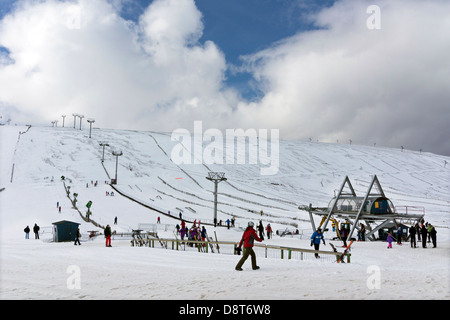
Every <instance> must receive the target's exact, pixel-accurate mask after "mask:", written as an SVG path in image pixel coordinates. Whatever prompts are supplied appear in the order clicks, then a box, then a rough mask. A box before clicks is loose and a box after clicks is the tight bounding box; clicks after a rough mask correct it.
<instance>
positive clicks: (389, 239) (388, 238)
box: [386, 232, 394, 249]
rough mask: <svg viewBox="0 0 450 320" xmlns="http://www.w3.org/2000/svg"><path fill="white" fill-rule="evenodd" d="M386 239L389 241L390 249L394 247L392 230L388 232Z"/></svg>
mask: <svg viewBox="0 0 450 320" xmlns="http://www.w3.org/2000/svg"><path fill="white" fill-rule="evenodd" d="M386 241H387V242H388V243H389V244H388V246H387V247H388V249H392V242H393V241H394V239H393V238H392V236H391V233H390V232H389V233H388V236H387V238H386Z"/></svg>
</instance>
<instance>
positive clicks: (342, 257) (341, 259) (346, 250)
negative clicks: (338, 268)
mask: <svg viewBox="0 0 450 320" xmlns="http://www.w3.org/2000/svg"><path fill="white" fill-rule="evenodd" d="M352 243H353V240H352V241H350V243H349V244H348V246H347V247H346V248H345V250H344V252H343V253H342V255H341V256H340V257H339V259H338V261H337V263H339V262H341V261H342V262H344V261H343V259H344V257H345V254H346V253H347V252H348V251H349V250H350V246H351V245H352Z"/></svg>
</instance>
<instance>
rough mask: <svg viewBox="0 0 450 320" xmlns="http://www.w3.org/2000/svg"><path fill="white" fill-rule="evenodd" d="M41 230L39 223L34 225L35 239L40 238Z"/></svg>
mask: <svg viewBox="0 0 450 320" xmlns="http://www.w3.org/2000/svg"><path fill="white" fill-rule="evenodd" d="M39 230H40V228H39V226H38V225H37V223H35V224H34V227H33V232H34V238H35V239H39Z"/></svg>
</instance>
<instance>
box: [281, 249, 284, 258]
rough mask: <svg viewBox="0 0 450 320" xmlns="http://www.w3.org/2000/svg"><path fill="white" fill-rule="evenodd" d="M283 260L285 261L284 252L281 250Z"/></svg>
mask: <svg viewBox="0 0 450 320" xmlns="http://www.w3.org/2000/svg"><path fill="white" fill-rule="evenodd" d="M281 259H284V250H283V249H281Z"/></svg>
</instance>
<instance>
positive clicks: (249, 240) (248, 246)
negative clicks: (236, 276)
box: [235, 221, 262, 271]
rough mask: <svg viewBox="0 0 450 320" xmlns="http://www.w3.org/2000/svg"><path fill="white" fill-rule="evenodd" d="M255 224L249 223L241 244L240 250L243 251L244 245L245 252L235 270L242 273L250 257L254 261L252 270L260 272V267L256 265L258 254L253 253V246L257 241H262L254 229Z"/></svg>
mask: <svg viewBox="0 0 450 320" xmlns="http://www.w3.org/2000/svg"><path fill="white" fill-rule="evenodd" d="M253 226H254V223H253V222H252V221H249V223H248V226H247V229H245V231H244V234H243V235H242V238H241V241H240V242H239V246H238V250H239V251H240V250H241V247H242V245H244V251H243V254H242V258H241V259H240V260H239V262H238V264H237V265H236V267H235V270H237V271H242V265H243V264H244V262H245V261H246V260H247V258H248V256H251V259H252V269H253V270H258V269H259V266H257V265H256V254H255V252H254V251H253V244H254V242H255V240H256V241H258V242H261V241H262V240H261V239H260V238H259V237H258V235H257V234H256V232H255V229H253Z"/></svg>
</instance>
